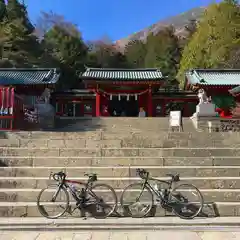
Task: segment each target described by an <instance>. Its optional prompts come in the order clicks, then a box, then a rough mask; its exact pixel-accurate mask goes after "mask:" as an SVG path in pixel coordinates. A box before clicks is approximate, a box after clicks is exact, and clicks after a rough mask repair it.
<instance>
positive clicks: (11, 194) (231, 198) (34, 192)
mask: <svg viewBox="0 0 240 240" xmlns="http://www.w3.org/2000/svg"><path fill="white" fill-rule="evenodd" d="M12 190H13V189H0V203H2V202H34V201H36V200H37V196H38V194H39V192H40V191H41V189H21V190H20V191H19V190H17V189H14V191H12ZM122 190H123V189H115V191H116V194H117V197H118V199H120V197H121V194H122ZM199 190H200V191H201V193H202V195H203V198H204V201H205V202H218V201H222V202H239V200H240V189H220V190H219V189H199ZM136 191H140V189H136V190H135V192H134V191H133V192H132V197H133V198H134V199H135V198H136V196H137V194H136ZM54 192H55V190H53V191H49V192H46V193H45V194H44V200H45V201H50V199H51V197H52V196H53V194H54ZM182 193H183V194H184V196H185V197H187V196H189V197H193V195H192V194H188V193H187V192H186V191H185V192H184V191H183V192H182ZM96 194H97V192H96ZM100 196H102V197H104V199H105V200H106V199H109V201H111V200H112V198H111V196H110V197H109V192H108V191H105V192H104V191H103V192H101V193H100ZM129 197H130V195H128V198H127V199H128V200H129V201H130V198H129ZM133 198H131V199H132V200H133ZM145 200H146V201H148V200H149V199H145ZM190 200H194V198H190ZM70 201H73V202H74V199H73V197H72V196H70Z"/></svg>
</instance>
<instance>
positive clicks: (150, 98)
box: [148, 86, 153, 117]
mask: <svg viewBox="0 0 240 240" xmlns="http://www.w3.org/2000/svg"><path fill="white" fill-rule="evenodd" d="M152 114H153V104H152V88H151V86H149V89H148V117H152Z"/></svg>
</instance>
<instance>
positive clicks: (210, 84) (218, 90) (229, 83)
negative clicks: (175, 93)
mask: <svg viewBox="0 0 240 240" xmlns="http://www.w3.org/2000/svg"><path fill="white" fill-rule="evenodd" d="M239 85H240V69H194V70H190V71H188V72H187V73H186V81H185V89H187V90H193V91H196V90H197V89H200V88H202V89H204V90H205V92H206V93H207V95H208V96H210V97H211V99H212V102H213V103H214V104H215V105H216V108H221V109H224V110H225V111H228V110H229V109H230V108H231V107H233V106H234V105H235V104H236V102H239V101H240V94H239V93H240V87H239Z"/></svg>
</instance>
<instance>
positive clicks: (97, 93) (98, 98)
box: [96, 91, 101, 117]
mask: <svg viewBox="0 0 240 240" xmlns="http://www.w3.org/2000/svg"><path fill="white" fill-rule="evenodd" d="M100 115H101V114H100V93H99V92H98V91H96V117H100Z"/></svg>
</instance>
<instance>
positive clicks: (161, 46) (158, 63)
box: [145, 27, 181, 78]
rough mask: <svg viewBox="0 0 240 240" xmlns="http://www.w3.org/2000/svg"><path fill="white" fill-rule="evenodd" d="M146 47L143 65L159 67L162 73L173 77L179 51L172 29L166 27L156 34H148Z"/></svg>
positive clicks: (178, 59)
mask: <svg viewBox="0 0 240 240" xmlns="http://www.w3.org/2000/svg"><path fill="white" fill-rule="evenodd" d="M146 47H147V53H146V57H145V67H147V68H159V69H161V71H162V73H163V74H164V75H166V76H169V77H170V78H175V76H176V72H177V69H178V64H179V61H180V57H181V51H180V45H179V40H178V38H177V37H176V36H175V34H174V29H173V28H172V27H168V28H165V29H163V30H162V31H160V32H159V33H158V34H156V35H154V34H150V35H149V36H148V38H147V43H146Z"/></svg>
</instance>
